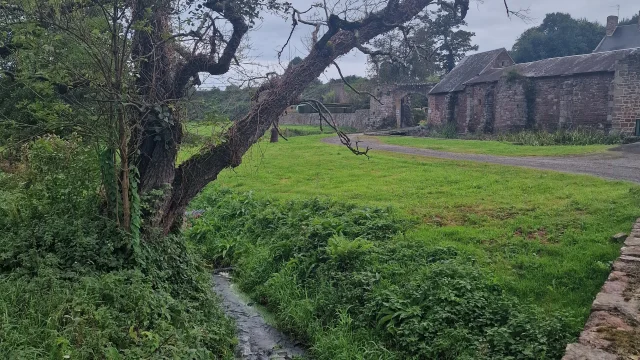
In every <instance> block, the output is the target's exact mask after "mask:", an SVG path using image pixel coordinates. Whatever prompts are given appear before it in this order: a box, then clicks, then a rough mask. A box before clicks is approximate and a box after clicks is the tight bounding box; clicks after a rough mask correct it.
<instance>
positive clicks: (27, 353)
mask: <svg viewBox="0 0 640 360" xmlns="http://www.w3.org/2000/svg"><path fill="white" fill-rule="evenodd" d="M23 153H24V162H23V165H24V166H23V169H22V170H21V171H18V172H16V173H14V174H6V173H4V174H2V173H0V234H2V235H1V236H0V248H2V251H1V252H0V358H2V359H167V358H172V359H187V358H188V359H211V358H226V359H232V358H233V346H234V343H235V339H234V329H233V326H232V324H231V322H230V320H228V319H227V318H226V317H225V316H224V315H223V313H222V312H221V310H220V309H219V307H218V304H217V302H216V300H215V298H214V296H213V294H212V292H211V290H210V278H209V276H208V274H207V273H206V272H205V271H204V269H203V267H202V266H201V265H200V262H199V260H198V257H197V256H195V255H194V253H193V252H192V251H191V250H189V249H188V248H187V247H186V246H185V245H184V242H183V241H182V239H179V238H177V237H168V238H160V237H158V238H153V239H147V241H145V242H143V243H142V245H141V246H140V248H139V249H138V250H137V251H132V249H131V241H130V239H129V236H128V235H126V234H123V233H121V232H120V231H119V230H117V227H116V226H115V224H113V223H111V222H110V221H109V220H106V218H105V217H103V216H101V214H100V205H101V203H102V201H101V197H100V193H99V191H98V189H99V183H100V181H99V176H100V174H99V168H98V164H97V161H95V156H94V154H95V153H94V152H93V150H92V149H90V148H88V147H87V146H85V145H84V144H83V143H82V142H81V141H80V140H79V139H76V140H74V139H72V140H62V139H59V138H57V137H47V138H42V139H39V140H36V141H35V142H34V143H32V144H30V145H29V146H27V147H26V148H25V149H24V151H23Z"/></svg>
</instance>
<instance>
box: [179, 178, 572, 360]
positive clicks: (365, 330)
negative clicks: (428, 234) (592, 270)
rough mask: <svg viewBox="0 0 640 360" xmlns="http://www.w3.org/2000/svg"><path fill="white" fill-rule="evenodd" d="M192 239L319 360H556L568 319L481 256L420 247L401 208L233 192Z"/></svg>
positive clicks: (215, 203) (222, 193)
mask: <svg viewBox="0 0 640 360" xmlns="http://www.w3.org/2000/svg"><path fill="white" fill-rule="evenodd" d="M194 206H195V207H197V208H199V209H202V210H204V213H203V215H202V216H201V217H200V218H199V219H197V220H194V222H193V224H192V228H191V229H190V231H189V233H188V239H189V240H190V242H191V243H193V246H194V247H195V248H196V249H198V250H199V251H200V252H201V253H202V254H203V255H204V257H205V259H206V260H207V261H208V262H209V263H211V264H212V265H215V266H220V267H233V268H234V276H235V279H236V281H237V283H238V284H239V286H240V287H241V289H243V290H244V291H246V292H247V293H248V294H249V295H250V296H251V297H252V298H253V299H255V300H256V301H257V302H259V303H260V304H262V305H265V306H267V307H268V308H269V309H271V310H272V311H273V313H274V314H275V316H276V319H277V322H278V325H279V326H280V327H281V328H282V329H284V330H286V331H287V332H289V333H291V334H293V335H294V336H296V337H298V338H299V339H301V340H302V341H304V342H306V343H307V344H308V345H309V346H310V348H311V352H312V355H313V356H314V357H315V358H318V359H352V358H353V359H546V358H549V359H553V358H560V357H561V356H562V353H563V352H564V348H565V345H566V344H567V343H568V342H570V341H572V340H573V339H574V337H575V336H576V333H575V332H576V330H575V329H574V328H573V327H572V326H571V325H570V323H571V321H570V319H568V317H567V315H565V314H563V313H545V312H544V311H543V310H542V309H541V308H539V307H537V306H535V305H531V304H524V303H521V302H519V301H518V300H516V299H515V298H513V297H512V296H510V295H509V294H507V293H506V291H505V289H503V288H502V287H501V286H500V285H498V284H497V283H496V282H495V281H494V280H493V277H492V274H490V273H487V272H486V271H485V270H484V269H482V268H480V267H479V266H478V265H477V264H476V263H475V261H474V259H473V258H472V257H470V256H469V255H467V254H464V253H461V252H459V251H458V250H455V249H453V248H447V247H444V248H441V247H434V246H433V245H430V244H429V242H428V241H422V240H418V239H413V238H411V237H410V236H408V235H406V231H407V230H408V229H410V228H411V227H412V226H413V223H412V222H411V221H409V220H407V219H405V218H403V217H401V216H399V215H397V213H396V212H395V211H393V210H392V209H382V208H369V207H359V206H353V205H349V204H344V203H340V202H335V201H324V200H318V199H310V200H297V201H288V202H276V201H272V200H269V199H256V198H254V197H253V196H252V195H251V194H245V195H239V194H235V193H232V192H230V191H227V190H224V189H218V190H216V191H209V192H207V193H206V194H204V195H203V196H201V197H200V198H199V199H198V200H197V201H196V202H195V204H194Z"/></svg>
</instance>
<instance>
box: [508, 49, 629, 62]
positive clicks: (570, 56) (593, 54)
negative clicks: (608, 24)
mask: <svg viewBox="0 0 640 360" xmlns="http://www.w3.org/2000/svg"><path fill="white" fill-rule="evenodd" d="M634 49H637V48H630V49H618V50H608V51H600V52H590V53H586V54H578V55H567V56H556V57H552V58H547V59H540V60H536V61H529V62H525V63H518V64H515V65H524V64H533V63H537V62H541V61H548V60H555V59H566V58H573V57H579V56H596V55H598V54H605V53H614V52H628V51H631V50H634Z"/></svg>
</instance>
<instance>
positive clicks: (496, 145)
mask: <svg viewBox="0 0 640 360" xmlns="http://www.w3.org/2000/svg"><path fill="white" fill-rule="evenodd" d="M376 139H377V140H379V141H381V142H383V143H385V144H390V145H400V146H408V147H414V148H420V149H430V150H439V151H447V152H454V153H465V154H483V155H496V156H567V155H587V154H595V153H603V152H606V151H607V150H608V149H610V148H612V147H613V146H612V145H545V146H533V145H516V144H514V143H511V142H505V141H494V140H462V139H437V138H427V137H408V136H378V137H376Z"/></svg>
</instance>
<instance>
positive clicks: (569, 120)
mask: <svg viewBox="0 0 640 360" xmlns="http://www.w3.org/2000/svg"><path fill="white" fill-rule="evenodd" d="M612 80H613V74H611V73H597V74H585V75H574V76H569V77H561V78H560V77H559V78H542V79H533V82H534V84H535V96H536V101H535V108H534V110H533V113H534V116H535V126H536V128H539V129H543V130H549V131H554V130H557V129H558V128H568V127H575V126H589V127H593V128H598V129H607V130H608V129H609V128H610V123H609V120H608V115H609V89H610V87H611V81H612Z"/></svg>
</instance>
